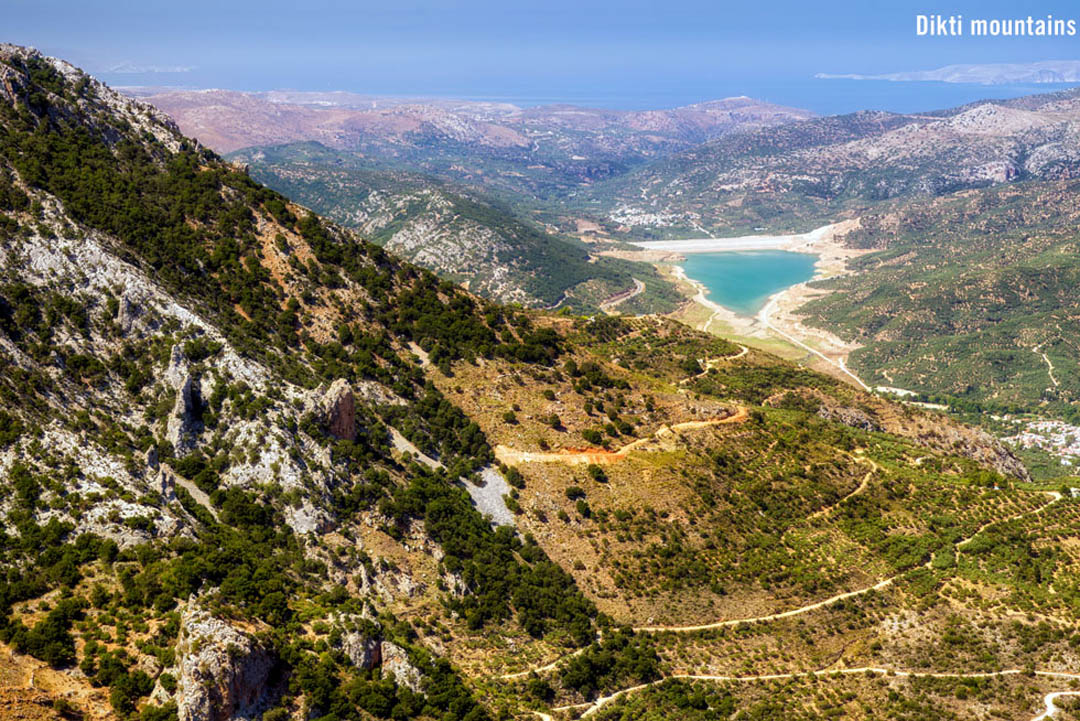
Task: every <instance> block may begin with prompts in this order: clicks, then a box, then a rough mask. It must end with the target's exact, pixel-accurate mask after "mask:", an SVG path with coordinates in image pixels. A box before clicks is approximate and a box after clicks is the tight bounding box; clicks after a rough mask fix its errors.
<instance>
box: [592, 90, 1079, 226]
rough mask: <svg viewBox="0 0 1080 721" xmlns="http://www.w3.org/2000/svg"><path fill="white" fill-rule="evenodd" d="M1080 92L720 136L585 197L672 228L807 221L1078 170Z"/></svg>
mask: <svg viewBox="0 0 1080 721" xmlns="http://www.w3.org/2000/svg"><path fill="white" fill-rule="evenodd" d="M1078 134H1080V93H1077V92H1076V91H1066V92H1062V93H1054V94H1048V95H1036V96H1030V97H1025V98H1018V99H1014V100H990V101H984V102H978V103H973V104H971V105H966V106H963V107H959V108H953V109H951V110H945V111H939V112H933V113H925V114H914V115H897V114H892V113H885V112H876V111H875V112H859V113H854V114H851V115H844V116H833V117H826V118H814V119H810V120H805V121H801V122H795V123H790V124H786V125H782V126H779V127H776V128H763V129H758V130H753V131H749V132H746V133H739V134H735V135H731V136H728V137H725V138H720V139H718V140H714V141H711V142H708V143H705V144H703V145H701V146H700V147H697V148H693V149H691V150H688V151H685V152H683V153H680V154H677V155H675V156H672V157H670V158H667V159H663V160H659V161H657V162H655V163H653V164H650V165H648V166H646V167H643V168H641V169H639V170H637V171H635V172H633V173H630V174H627V175H625V176H622V177H620V178H617V179H614V180H612V181H610V182H608V183H605V184H603V185H601V186H597V187H596V188H594V189H592V190H591V191H589V192H588V193H585V194H582V195H581V196H580V197H579V200H580V202H581V207H582V208H585V207H588V204H590V203H591V204H592V205H593V206H596V205H600V206H601V207H603V208H604V209H605V210H606V213H607V220H608V222H609V223H611V224H615V225H621V226H642V228H640V229H635V231H636V232H640V231H641V230H643V229H647V228H648V227H650V226H651V227H653V228H657V227H659V228H662V229H665V230H662V231H661V232H665V233H668V234H672V233H676V234H677V233H685V232H688V230H689V232H693V231H692V230H691V229H693V228H699V227H704V228H707V229H709V230H711V231H714V232H719V233H734V234H737V233H738V232H744V231H745V232H749V231H750V230H751V229H752V228H754V227H758V226H764V227H766V228H767V229H768V230H770V231H777V230H789V229H800V230H805V229H807V228H808V227H810V226H812V225H813V224H814V223H821V222H823V221H824V222H828V221H835V220H838V219H840V218H841V217H845V216H847V215H853V214H858V213H859V212H862V210H864V209H865V208H867V207H869V206H871V205H872V204H874V203H877V202H880V201H882V200H887V199H890V198H896V197H902V196H923V197H925V196H938V195H943V194H947V193H951V192H955V191H959V190H963V189H967V188H978V187H984V186H989V185H993V184H998V183H1006V182H1014V181H1017V180H1026V179H1061V178H1071V177H1074V176H1075V175H1076V174H1077V173H1078V168H1080V156H1078V154H1077V151H1076V148H1077V138H1078Z"/></svg>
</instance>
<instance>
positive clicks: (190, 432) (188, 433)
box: [165, 345, 202, 456]
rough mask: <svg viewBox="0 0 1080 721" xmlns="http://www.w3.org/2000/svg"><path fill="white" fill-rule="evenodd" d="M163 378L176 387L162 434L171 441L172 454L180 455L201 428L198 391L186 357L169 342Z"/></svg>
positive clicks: (199, 391) (190, 447)
mask: <svg viewBox="0 0 1080 721" xmlns="http://www.w3.org/2000/svg"><path fill="white" fill-rule="evenodd" d="M165 380H166V381H167V382H168V383H169V384H170V385H172V387H173V388H175V389H176V401H175V402H174V403H173V409H172V413H170V414H169V418H168V421H167V422H166V427H165V438H166V440H168V441H169V443H172V445H173V448H174V449H175V450H176V454H177V455H178V456H182V455H184V454H185V453H187V452H188V451H191V450H193V449H194V448H195V445H196V442H197V440H198V435H199V431H201V430H202V421H201V420H200V415H201V413H200V411H201V408H202V392H201V390H200V387H199V381H198V378H197V377H196V376H195V375H193V374H192V372H191V368H190V364H189V362H188V359H187V357H186V356H185V355H184V352H183V351H182V350H181V349H180V346H179V345H175V346H173V349H172V355H171V356H170V358H169V367H168V369H167V370H166V371H165Z"/></svg>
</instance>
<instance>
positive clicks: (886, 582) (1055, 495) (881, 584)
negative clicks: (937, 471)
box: [634, 491, 1062, 633]
mask: <svg viewBox="0 0 1080 721" xmlns="http://www.w3.org/2000/svg"><path fill="white" fill-rule="evenodd" d="M1041 492H1042V493H1045V494H1046V495H1048V496H1050V500H1049V501H1047V502H1046V503H1044V504H1043V505H1041V506H1039V507H1038V508H1036V509H1035V510H1033V511H1024V512H1022V513H1017V514H1014V515H1012V516H1009V517H1007V518H997V519H993V520H990V521H987V522H986V523H984V524H982V525H981V526H979V527H978V528H977V529H975V531H974V532H973V533H972V534H971V535H970V536H968V537H967V538H965V539H962V540H960V541H957V542H956V544H954V545H955V547H956V548H959V547H961V546H964V545H966V544H968V543H970V542H971V541H972V539H974V538H975V537H976V536H978V535H979V534H980V533H982V532H983V531H985V530H986V529H987V528H989V527H990V526H992V525H994V524H997V523H1006V522H1008V521H1015V520H1016V519H1018V518H1023V517H1024V516H1028V515H1032V516H1037V515H1039V514H1040V513H1042V512H1043V511H1045V510H1046V509H1047V508H1049V507H1050V506H1051V505H1052V504H1054V503H1056V502H1058V501H1060V500H1061V499H1062V495H1061V493H1059V492H1057V491H1041ZM931 562H932V561H927V562H926V563H925V564H923V567H924V568H929V567H930V564H931ZM909 570H910V569H909ZM907 572H908V571H901V572H900V573H897V574H896V575H893V576H890V577H888V578H886V579H883V580H881V581H878V582H877V583H875V584H874V585H873V586H867V587H866V588H860V589H857V590H854V591H848V592H847V593H840V594H837V595H835V596H831V597H830V598H826V599H825V600H823V601H818V602H817V603H811V604H809V605H807V606H800V607H799V608H793V609H791V610H790V611H783V612H781V613H771V614H768V615H765V616H751V617H749V618H733V619H728V620H726V621H716V622H714V623H705V624H697V625H693V626H637V627H635V628H634V630H635V631H642V632H660V631H667V632H676V633H685V632H691V631H707V630H709V629H712V628H724V627H726V626H736V625H738V624H740V623H763V622H768V621H775V620H778V619H781V618H791V617H792V616H800V615H802V614H804V613H808V612H810V611H816V610H817V609H819V608H825V607H826V606H831V605H833V604H834V603H838V602H840V601H843V600H845V599H848V598H854V597H855V596H861V595H863V594H866V593H869V592H870V591H879V590H881V589H883V588H886V587H888V586H891V585H892V584H893V583H894V582H895V581H896V580H897V579H899V578H900V577H902V576H903V575H904V574H906V573H907Z"/></svg>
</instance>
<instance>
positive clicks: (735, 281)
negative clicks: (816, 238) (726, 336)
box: [682, 250, 817, 315]
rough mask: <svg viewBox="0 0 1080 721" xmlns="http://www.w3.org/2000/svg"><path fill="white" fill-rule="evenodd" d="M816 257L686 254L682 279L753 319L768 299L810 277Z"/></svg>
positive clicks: (762, 252) (738, 252) (744, 252)
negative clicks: (695, 284) (689, 279)
mask: <svg viewBox="0 0 1080 721" xmlns="http://www.w3.org/2000/svg"><path fill="white" fill-rule="evenodd" d="M816 262H817V256H816V255H810V254H809V253H793V252H791V251H787V250H726V251H723V252H721V253H687V254H686V260H685V261H683V262H682V267H683V269H684V270H685V271H686V275H687V277H689V278H692V279H694V280H696V281H698V282H699V283H701V284H702V285H704V286H705V287H706V288H707V289H708V291H709V292H708V294H707V295H708V298H709V300H711V301H712V302H714V303H718V304H720V305H722V306H724V307H725V308H730V309H731V310H733V311H735V312H736V313H741V314H743V315H754V314H755V313H757V312H758V311H759V310H761V308H762V307H763V306H764V305H765V303H766V301H768V299H769V296H770V295H772V294H773V293H776V292H777V291H781V290H783V289H784V288H788V287H790V286H793V285H796V284H797V283H802V282H803V281H807V280H810V279H811V278H813V277H814V263H816Z"/></svg>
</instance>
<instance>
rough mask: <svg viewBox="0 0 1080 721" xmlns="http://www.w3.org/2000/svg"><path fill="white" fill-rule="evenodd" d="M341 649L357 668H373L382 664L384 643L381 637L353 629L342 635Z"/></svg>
mask: <svg viewBox="0 0 1080 721" xmlns="http://www.w3.org/2000/svg"><path fill="white" fill-rule="evenodd" d="M341 650H342V651H344V652H345V655H346V656H348V657H349V660H350V661H352V664H353V666H356V667H357V668H362V669H373V668H375V667H376V666H379V665H380V664H382V644H381V643H380V642H379V639H377V638H372V637H371V636H367V635H365V634H364V633H361V632H359V631H351V632H349V633H346V634H345V635H343V636H342V637H341Z"/></svg>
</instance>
